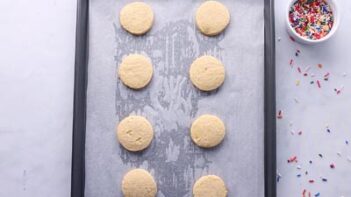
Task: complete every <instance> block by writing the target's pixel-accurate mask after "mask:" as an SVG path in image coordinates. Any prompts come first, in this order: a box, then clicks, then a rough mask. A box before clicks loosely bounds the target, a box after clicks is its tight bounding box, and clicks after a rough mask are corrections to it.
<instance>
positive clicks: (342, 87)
mask: <svg viewBox="0 0 351 197" xmlns="http://www.w3.org/2000/svg"><path fill="white" fill-rule="evenodd" d="M343 89H344V86H341V87H340V88H339V89H338V88H334V91H335V93H336V94H338V95H339V94H340V93H341V91H342V90H343Z"/></svg>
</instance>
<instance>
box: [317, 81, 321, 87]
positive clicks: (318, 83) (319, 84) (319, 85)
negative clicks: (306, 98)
mask: <svg viewBox="0 0 351 197" xmlns="http://www.w3.org/2000/svg"><path fill="white" fill-rule="evenodd" d="M317 85H318V88H321V83H320V82H319V80H317Z"/></svg>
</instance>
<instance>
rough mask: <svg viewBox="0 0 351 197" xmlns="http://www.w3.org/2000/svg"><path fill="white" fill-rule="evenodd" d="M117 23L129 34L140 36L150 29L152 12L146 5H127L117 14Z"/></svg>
mask: <svg viewBox="0 0 351 197" xmlns="http://www.w3.org/2000/svg"><path fill="white" fill-rule="evenodd" d="M119 21H120V23H121V26H122V27H123V29H125V30H126V31H128V32H129V33H131V34H134V35H142V34H145V33H146V32H147V31H149V30H150V29H151V27H152V24H153V22H154V12H153V11H152V9H151V7H150V6H149V5H148V4H146V3H143V2H134V3H129V4H127V5H126V6H124V7H123V8H122V10H121V12H120V13H119Z"/></svg>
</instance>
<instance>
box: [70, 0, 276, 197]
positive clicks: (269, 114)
mask: <svg viewBox="0 0 351 197" xmlns="http://www.w3.org/2000/svg"><path fill="white" fill-rule="evenodd" d="M88 3H89V2H88V1H87V0H80V1H79V2H78V17H77V19H78V20H77V41H76V73H75V75H76V76H75V98H74V102H75V105H74V127H73V154H72V155H73V158H72V196H84V185H85V182H84V177H85V176H84V175H85V173H84V170H85V169H84V164H85V157H84V155H85V126H86V122H85V117H86V86H87V55H88V54H87V53H88V50H87V49H88V48H87V47H88V43H87V41H88V39H87V38H88V37H87V36H88V35H87V32H88V31H87V24H88ZM274 83H275V82H274V18H273V2H272V1H268V0H266V1H265V89H264V91H265V196H275V86H274Z"/></svg>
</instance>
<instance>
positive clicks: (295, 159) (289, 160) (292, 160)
mask: <svg viewBox="0 0 351 197" xmlns="http://www.w3.org/2000/svg"><path fill="white" fill-rule="evenodd" d="M292 162H295V163H297V156H292V157H290V158H289V159H288V163H292Z"/></svg>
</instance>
